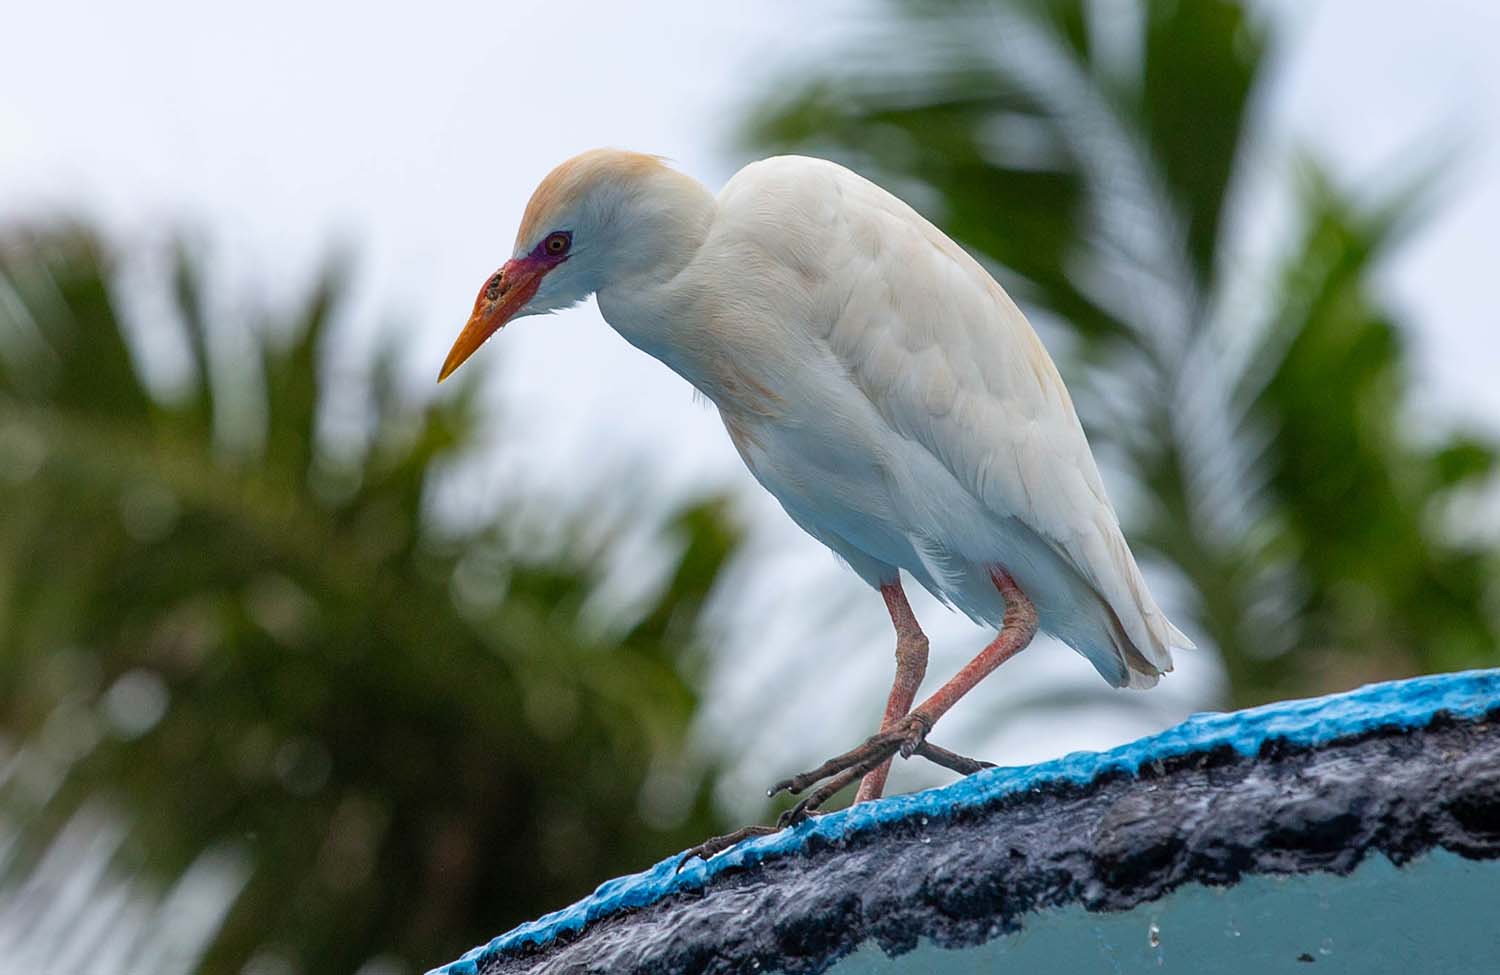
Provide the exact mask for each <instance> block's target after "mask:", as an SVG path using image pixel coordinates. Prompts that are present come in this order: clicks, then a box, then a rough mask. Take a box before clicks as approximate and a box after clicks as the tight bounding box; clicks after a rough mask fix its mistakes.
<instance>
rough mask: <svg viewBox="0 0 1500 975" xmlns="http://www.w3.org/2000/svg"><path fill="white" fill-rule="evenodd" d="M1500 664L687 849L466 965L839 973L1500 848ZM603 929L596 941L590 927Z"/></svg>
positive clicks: (1182, 730) (1190, 728)
mask: <svg viewBox="0 0 1500 975" xmlns="http://www.w3.org/2000/svg"><path fill="white" fill-rule="evenodd" d="M1497 717H1500V672H1496V671H1485V672H1475V673H1469V674H1456V675H1448V676H1444V677H1438V678H1422V679H1419V680H1415V681H1406V682H1397V683H1392V684H1383V685H1376V686H1373V687H1368V688H1364V689H1361V690H1360V691H1356V692H1353V693H1351V694H1346V695H1339V696H1336V697H1331V698H1325V699H1319V700H1315V701H1298V702H1290V703H1287V704H1280V705H1274V706H1270V707H1267V708H1259V709H1255V710H1252V711H1246V712H1239V713H1237V714H1231V715H1199V716H1195V717H1194V718H1192V719H1190V720H1189V721H1187V722H1185V723H1184V724H1182V725H1179V726H1178V727H1176V728H1173V729H1170V730H1169V731H1167V732H1164V733H1163V734H1161V735H1158V736H1154V737H1152V738H1148V739H1143V740H1142V741H1140V742H1135V743H1132V744H1131V745H1127V746H1124V747H1122V748H1120V749H1115V750H1113V751H1110V752H1105V753H1099V754H1087V755H1074V756H1068V757H1067V758H1065V759H1061V760H1058V761H1056V762H1049V763H1044V764H1043V765H1039V766H1032V767H1030V768H1024V769H995V770H991V771H989V772H986V773H982V774H980V775H976V776H973V777H971V778H969V779H966V780H964V781H963V782H960V783H956V784H955V785H953V786H950V787H948V788H946V789H939V790H930V791H929V792H926V793H919V794H917V795H915V796H904V797H897V798H895V799H891V800H886V801H882V802H879V803H870V804H867V805H866V806H862V807H859V808H858V809H855V810H851V811H849V812H846V813H842V814H834V815H830V816H826V817H820V818H819V819H817V820H815V821H814V822H812V823H809V824H805V825H804V826H802V827H799V828H798V829H796V830H793V831H788V832H785V833H782V834H778V835H776V836H772V837H767V838H765V839H763V840H757V841H752V842H750V843H746V844H742V846H741V847H739V848H736V850H733V851H730V852H729V853H727V854H725V855H723V856H721V857H719V858H715V860H714V861H713V862H712V863H711V864H709V865H707V866H704V865H701V864H695V865H693V866H691V867H689V868H688V869H686V870H684V871H683V872H682V873H681V874H673V873H672V872H671V868H672V866H673V861H666V862H664V863H663V864H660V865H658V866H657V868H655V869H654V870H652V871H650V872H648V873H645V874H639V875H636V876H635V877H629V878H622V879H620V880H617V881H611V882H610V883H608V884H605V885H604V886H603V887H601V888H600V890H599V891H598V892H596V893H595V894H594V895H593V896H592V897H591V898H588V899H586V900H584V901H582V902H580V903H579V904H576V905H574V906H573V907H571V908H568V909H566V910H564V911H560V912H558V913H557V914H554V915H549V916H548V917H547V918H543V919H541V920H540V921H538V922H533V923H532V924H530V925H524V926H522V927H521V928H518V929H516V930H515V931H513V932H511V933H509V934H507V935H505V936H503V937H501V938H497V939H496V940H495V941H494V942H492V943H491V944H490V945H487V946H485V947H483V948H480V949H476V950H475V951H473V952H470V953H469V954H468V955H466V956H465V957H464V958H463V959H460V960H459V961H457V962H455V963H453V964H452V965H450V966H448V968H447V969H446V970H447V971H451V972H454V973H456V975H457V973H470V972H479V973H496V975H498V973H508V972H538V973H542V972H593V971H598V972H606V971H607V972H635V971H641V972H644V971H651V972H753V971H769V970H780V971H792V972H819V971H823V970H826V969H827V968H828V967H829V966H830V965H831V964H833V963H834V962H835V961H837V960H838V959H839V958H840V957H843V956H844V955H846V954H847V953H848V952H850V951H852V950H853V949H854V948H855V947H856V946H857V945H858V944H860V943H861V942H864V941H869V940H873V941H874V942H875V943H877V944H879V945H880V946H881V948H883V949H884V950H885V951H887V952H889V953H892V954H896V953H901V952H904V951H908V950H910V949H912V948H913V947H915V946H916V944H917V941H918V939H919V938H926V939H930V940H932V941H933V942H935V943H938V944H943V945H963V944H974V943H977V942H980V941H983V940H986V939H988V938H991V937H994V936H996V935H999V934H1003V933H1006V932H1010V931H1014V930H1017V929H1019V928H1020V927H1021V926H1022V925H1024V923H1025V914H1026V913H1027V912H1028V911H1031V910H1033V909H1036V908H1039V907H1045V906H1052V905H1062V904H1081V905H1083V906H1084V907H1085V908H1087V909H1089V910H1099V911H1107V910H1118V909H1123V908H1127V907H1130V906H1132V905H1134V904H1138V903H1140V902H1142V901H1145V900H1150V899H1153V898H1156V897H1159V896H1161V894H1163V893H1165V892H1166V891H1169V890H1171V889H1173V888H1175V887H1177V886H1179V885H1181V884H1183V883H1186V882H1199V883H1208V884H1230V883H1233V882H1234V881H1235V880H1237V879H1238V878H1239V877H1240V876H1241V875H1242V874H1244V873H1247V872H1257V873H1289V872H1302V871H1310V870H1321V871H1332V872H1347V871H1349V870H1351V869H1352V868H1353V867H1354V866H1356V865H1357V864H1358V863H1359V862H1360V861H1361V860H1362V859H1363V858H1364V857H1366V856H1367V855H1369V854H1371V853H1374V852H1379V853H1384V854H1385V855H1387V856H1389V857H1390V858H1391V859H1392V860H1393V861H1395V862H1397V863H1400V862H1404V861H1405V860H1407V859H1409V858H1411V857H1413V856H1415V855H1417V854H1419V853H1422V852H1424V851H1426V850H1429V849H1432V848H1434V847H1440V848H1444V849H1448V850H1451V851H1453V852H1455V853H1458V854H1460V855H1462V856H1466V857H1472V858H1495V857H1500V722H1497V720H1496V718H1497ZM580 932H581V934H580Z"/></svg>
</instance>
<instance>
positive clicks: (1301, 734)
mask: <svg viewBox="0 0 1500 975" xmlns="http://www.w3.org/2000/svg"><path fill="white" fill-rule="evenodd" d="M1497 708H1500V670H1476V671H1467V672H1464V673H1457V674H1442V675H1438V676H1433V677H1419V678H1415V679H1412V680H1406V681H1392V682H1389V683H1384V684H1372V685H1369V686H1368V687H1362V688H1360V689H1359V690H1356V691H1350V692H1348V693H1346V694H1335V695H1331V696H1329V697H1322V698H1310V699H1307V700H1300V701H1286V702H1282V703H1278V704H1269V705H1266V706H1264V707H1259V708H1252V709H1250V710H1246V711H1235V712H1231V713H1213V714H1195V715H1193V716H1192V717H1190V718H1188V720H1186V721H1184V722H1182V723H1181V724H1179V725H1177V726H1175V727H1172V728H1169V729H1167V730H1166V731H1163V732H1161V733H1160V734H1157V735H1152V736H1150V737H1147V738H1142V739H1139V740H1138V741H1134V742H1131V743H1129V744H1127V745H1122V746H1120V747H1119V748H1114V749H1111V750H1109V751H1106V752H1076V753H1074V754H1072V755H1067V756H1064V757H1063V758H1059V759H1055V760H1053V761H1050V762H1042V763H1040V764H1038V765H1029V766H1020V767H1014V768H995V769H988V770H986V771H984V772H981V773H978V774H976V775H971V776H969V777H968V778H965V779H961V780H959V781H958V782H955V783H953V784H952V785H949V786H945V787H943V788H940V789H929V790H927V791H925V792H918V793H914V794H912V795H906V796H892V797H890V798H888V799H882V800H879V801H878V802H869V803H862V804H860V805H858V806H855V807H852V808H850V809H846V810H843V811H841V812H836V813H830V814H829V815H826V816H818V817H815V818H814V819H812V820H810V821H808V822H805V823H801V824H799V825H798V826H796V827H795V828H793V829H790V830H783V831H781V832H780V833H775V834H772V835H770V836H763V837H757V838H755V839H751V840H747V841H745V842H744V843H741V844H739V845H738V846H736V847H734V848H733V849H731V850H728V851H726V852H724V853H722V854H720V855H719V856H717V857H715V858H714V859H713V860H711V861H709V862H708V863H704V862H702V861H700V860H695V861H693V862H692V863H690V864H688V865H687V866H685V867H684V868H683V869H682V871H681V872H677V870H676V866H677V861H678V857H670V858H668V859H666V860H663V861H662V862H661V863H658V864H657V865H656V866H655V867H653V868H651V869H650V870H647V871H644V872H642V873H637V874H633V875H631V876H628V877H619V878H616V879H614V880H610V881H608V882H606V883H604V884H602V885H600V887H599V888H598V890H596V891H595V892H594V893H593V894H592V895H590V896H589V897H586V898H584V899H583V900H581V901H579V902H577V903H576V904H573V905H571V906H570V907H566V908H563V909H562V910H560V911H555V912H553V913H551V914H548V915H546V916H544V917H542V918H539V919H538V920H535V921H530V922H528V923H526V924H523V925H521V926H519V927H517V928H514V929H512V930H511V931H509V932H507V933H506V934H503V935H501V936H500V937H498V938H496V939H494V940H493V941H491V942H490V943H489V944H487V945H482V946H480V947H478V948H475V949H474V950H472V951H470V952H468V953H467V954H465V955H464V956H463V957H462V958H460V959H458V960H457V961H455V962H452V963H450V964H448V965H446V966H443V967H442V968H439V969H434V970H433V972H432V973H429V975H473V973H474V972H475V971H477V968H478V963H479V960H480V959H482V958H484V957H486V956H488V955H489V954H491V953H496V952H504V951H507V950H510V949H512V948H515V947H519V946H521V945H525V944H542V943H544V942H547V941H550V940H551V939H552V938H554V937H556V936H557V935H558V934H561V933H565V932H570V931H577V930H579V929H580V928H582V927H583V926H584V925H585V924H587V923H588V922H590V921H593V920H595V919H597V918H600V917H604V916H606V915H609V914H611V913H613V912H615V911H619V910H625V909H637V908H641V907H646V906H648V905H650V904H652V903H655V902H656V901H658V900H660V899H661V898H663V897H666V896H668V895H670V894H672V893H675V892H677V891H681V890H692V889H695V888H698V887H702V886H703V885H704V884H706V883H708V881H709V880H711V879H712V878H713V877H714V876H715V875H717V874H718V873H720V872H721V871H723V870H725V869H730V868H744V867H749V866H753V865H755V864H757V863H759V862H761V861H762V860H765V859H767V858H770V857H778V856H784V855H787V854H789V853H795V852H796V851H797V850H799V849H800V848H802V846H803V845H804V844H805V843H806V842H807V841H808V839H809V838H810V837H813V836H818V837H822V838H824V839H829V840H834V839H837V838H840V837H848V836H851V835H853V834H855V833H859V832H862V831H864V830H867V829H871V828H874V827H877V826H880V825H882V824H885V823H890V822H894V821H898V820H903V819H912V818H917V817H922V816H927V817H936V816H944V815H947V814H949V813H952V812H953V811H955V810H958V809H962V808H965V807H970V806H979V805H984V804H987V803H989V802H992V801H994V800H996V799H1000V798H1004V797H1006V796H1013V795H1017V794H1020V793H1023V792H1025V791H1027V790H1028V789H1032V788H1036V787H1039V786H1042V785H1046V784H1050V783H1076V784H1083V783H1087V782H1089V781H1091V780H1092V779H1094V778H1095V777H1097V776H1099V775H1101V774H1104V773H1108V772H1117V771H1125V772H1129V773H1135V772H1136V771H1137V770H1139V769H1140V768H1142V767H1144V766H1148V765H1149V764H1150V763H1152V762H1158V761H1162V760H1164V759H1168V758H1173V757H1176V756H1179V755H1185V754H1189V753H1192V752H1200V751H1207V750H1210V749H1213V748H1219V747H1222V746H1228V747H1230V748H1234V749H1235V750H1237V751H1239V752H1240V753H1242V754H1245V755H1253V754H1255V753H1256V752H1258V751H1259V750H1260V748H1261V746H1262V745H1264V744H1265V743H1266V742H1271V741H1282V742H1287V743H1289V744H1294V745H1317V744H1320V743H1323V742H1328V741H1333V740H1335V739H1339V738H1348V737H1351V736H1354V735H1359V734H1363V733H1365V732H1368V731H1374V730H1377V729H1397V728H1416V727H1421V726H1424V725H1426V724H1428V723H1430V722H1431V721H1432V719H1433V718H1434V717H1435V716H1436V715H1437V714H1439V713H1443V712H1446V713H1448V714H1451V715H1453V716H1454V717H1456V718H1478V717H1481V716H1483V715H1485V714H1488V713H1489V712H1491V711H1493V710H1496V709H1497ZM1492 880H1493V875H1492ZM1492 889H1493V888H1492ZM911 970H913V971H915V970H916V969H911ZM1496 970H1497V971H1500V967H1497V969H1496Z"/></svg>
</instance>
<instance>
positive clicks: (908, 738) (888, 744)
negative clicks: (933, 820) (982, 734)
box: [677, 715, 995, 870]
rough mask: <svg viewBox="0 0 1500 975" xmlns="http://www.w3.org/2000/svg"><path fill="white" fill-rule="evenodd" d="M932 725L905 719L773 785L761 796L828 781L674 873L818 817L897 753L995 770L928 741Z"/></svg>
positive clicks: (714, 842) (708, 846) (711, 845)
mask: <svg viewBox="0 0 1500 975" xmlns="http://www.w3.org/2000/svg"><path fill="white" fill-rule="evenodd" d="M931 727H932V726H931V725H930V724H928V722H927V720H926V719H925V718H923V717H922V716H921V715H908V716H907V717H906V718H905V719H903V720H902V721H901V722H900V723H898V724H897V725H896V726H895V727H893V728H891V729H890V730H889V731H883V732H881V733H879V734H876V735H872V736H871V737H870V738H868V739H866V741H865V743H864V744H862V745H860V746H859V747H858V748H855V749H853V750H851V751H848V752H845V753H844V754H842V755H840V756H838V757H837V758H831V759H829V760H828V761H826V762H824V763H823V764H822V765H819V766H818V767H817V768H815V769H812V770H811V771H808V772H803V773H802V774H801V775H794V776H792V777H791V778H790V779H786V780H785V781H782V782H778V783H776V785H774V786H772V787H771V789H770V790H769V791H768V792H767V793H766V794H767V795H771V796H774V795H776V794H777V793H779V792H790V793H791V794H793V795H800V794H801V793H802V792H804V791H805V790H807V789H808V788H809V787H810V786H813V785H816V784H817V783H818V782H822V781H823V780H824V779H827V780H828V781H827V782H824V783H823V785H822V786H821V787H820V788H818V789H817V790H816V791H814V792H813V793H812V794H810V795H808V796H806V797H805V798H803V799H802V801H801V802H798V803H797V804H796V805H795V806H793V807H792V808H790V809H788V810H787V811H786V812H784V813H782V814H781V816H780V817H779V818H778V819H777V820H776V825H775V826H744V827H741V828H740V829H737V830H735V831H734V832H732V833H725V834H724V835H723V836H715V837H713V838H712V839H708V840H704V841H703V842H702V843H699V844H698V845H697V846H695V847H693V848H692V849H690V850H688V851H687V852H686V853H684V854H683V855H682V859H681V860H679V861H678V862H677V869H678V870H681V869H682V868H683V867H684V866H686V865H687V862H688V861H689V860H691V859H693V858H694V857H700V858H702V859H703V860H708V859H709V858H711V857H714V856H717V855H719V854H720V853H723V852H724V851H725V850H727V849H729V848H730V847H732V846H734V845H735V844H736V843H739V842H740V841H741V840H747V839H749V838H750V837H752V836H768V835H770V834H771V833H776V832H780V831H781V830H783V829H786V828H787V827H788V826H795V825H797V824H798V823H800V822H802V821H803V820H805V819H809V818H811V817H812V816H817V815H822V813H821V812H820V811H819V807H820V806H822V805H823V803H825V802H827V801H828V800H829V799H831V798H832V797H833V796H835V795H837V794H838V793H839V792H841V791H843V790H844V789H846V788H848V787H849V786H850V785H853V784H854V783H855V782H858V781H859V780H860V779H861V778H862V777H863V776H864V775H865V773H866V772H868V771H870V770H871V769H873V768H875V767H876V766H878V765H879V764H880V763H881V762H883V761H885V760H886V759H887V758H890V757H891V756H892V755H894V754H896V753H897V752H900V753H901V754H902V756H903V757H907V758H909V757H911V756H912V755H919V756H921V757H922V758H925V759H927V760H928V761H929V762H932V763H933V764H934V765H941V766H942V767H943V768H945V769H949V770H951V771H954V772H957V773H958V774H959V775H973V774H974V773H975V772H979V771H981V770H983V769H987V768H994V767H995V766H994V764H993V763H991V762H981V761H979V760H978V759H974V758H967V757H965V756H963V755H959V754H957V753H956V752H950V751H949V750H948V749H946V748H941V747H939V746H937V745H934V744H932V743H931V742H929V741H927V740H926V735H927V732H928V731H929V730H931Z"/></svg>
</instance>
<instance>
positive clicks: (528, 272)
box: [438, 232, 571, 382]
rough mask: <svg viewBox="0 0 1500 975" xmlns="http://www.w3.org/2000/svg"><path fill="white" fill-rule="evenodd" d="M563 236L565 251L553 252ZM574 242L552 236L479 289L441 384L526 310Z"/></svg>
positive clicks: (502, 268)
mask: <svg viewBox="0 0 1500 975" xmlns="http://www.w3.org/2000/svg"><path fill="white" fill-rule="evenodd" d="M559 237H561V238H562V239H563V240H564V249H563V250H562V251H561V252H560V253H559V252H554V251H550V250H549V249H548V244H549V243H550V242H553V241H554V240H556V239H558V238H559ZM570 243H571V235H565V234H562V233H561V232H560V233H554V234H549V235H547V238H546V240H543V241H542V242H541V243H540V244H538V245H536V248H535V249H533V250H532V252H531V253H530V254H527V255H526V256H525V257H518V258H516V259H514V260H510V261H506V262H505V265H504V266H503V267H501V268H500V270H498V271H496V272H495V273H494V274H492V275H490V278H489V280H488V281H486V282H485V283H484V287H483V288H481V289H479V297H478V298H476V299H474V311H473V312H472V313H471V314H470V315H469V322H468V324H467V325H465V326H464V329H463V331H462V332H460V333H459V334H458V340H457V341H455V342H454V343H453V348H452V349H451V350H450V351H449V352H448V358H447V359H446V360H445V361H444V362H443V370H442V372H441V373H440V374H439V375H438V382H442V381H443V380H444V379H447V378H448V377H449V376H450V375H452V374H453V370H455V369H457V368H458V367H459V366H461V365H463V363H464V360H465V359H467V358H469V356H471V355H473V354H474V352H475V350H477V349H478V348H479V347H480V346H481V345H483V344H484V342H485V340H486V339H488V338H489V337H490V336H491V335H494V334H495V333H496V332H498V331H500V329H502V328H504V327H505V323H506V322H508V321H510V320H511V319H512V318H514V317H515V316H516V314H517V313H518V312H520V310H521V309H522V308H525V307H526V303H527V302H529V301H530V300H531V299H532V298H533V297H535V296H536V292H537V289H538V288H540V287H541V286H542V278H543V277H545V276H546V275H547V272H548V271H551V270H552V269H553V268H555V267H557V266H558V265H559V264H561V263H563V262H564V261H566V260H567V259H568V253H567V245H568V244H570Z"/></svg>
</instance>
